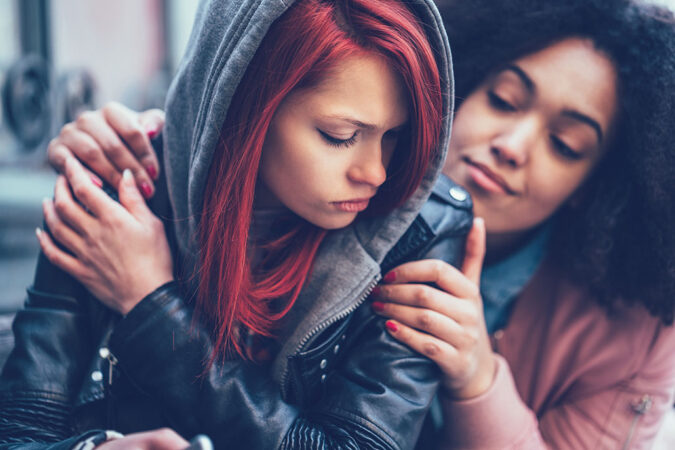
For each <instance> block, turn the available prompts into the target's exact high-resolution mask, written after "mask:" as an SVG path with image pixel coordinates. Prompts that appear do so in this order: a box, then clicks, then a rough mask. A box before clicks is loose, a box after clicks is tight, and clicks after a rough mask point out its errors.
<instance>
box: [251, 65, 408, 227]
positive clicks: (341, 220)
mask: <svg viewBox="0 0 675 450" xmlns="http://www.w3.org/2000/svg"><path fill="white" fill-rule="evenodd" d="M407 121H408V103H407V96H406V91H405V90H404V88H403V85H402V82H401V81H400V79H399V76H398V75H397V74H396V73H395V72H394V71H393V70H392V69H391V68H390V67H389V65H388V64H387V62H386V61H385V60H384V59H383V58H381V57H378V56H375V55H361V56H354V57H350V58H348V59H346V60H344V61H341V62H340V63H338V64H337V65H336V66H335V67H334V68H333V69H332V70H331V71H330V73H329V74H328V75H326V76H325V77H324V78H323V79H322V80H321V82H320V83H319V84H318V85H316V86H313V87H311V88H307V89H298V90H295V91H293V92H291V93H290V94H289V95H288V96H287V97H286V98H285V99H284V101H283V102H282V103H281V105H280V106H279V108H278V110H277V111H276V113H275V115H274V118H273V119H272V122H271V124H270V127H269V130H268V132H267V136H266V137H265V144H264V145H263V151H262V159H261V162H260V172H259V178H258V187H257V188H256V199H255V205H256V207H263V208H269V207H278V206H285V207H287V208H288V209H290V210H291V211H293V212H294V213H296V214H297V215H299V216H300V217H302V218H304V219H306V220H307V221H309V222H311V223H313V224H315V225H317V226H319V227H321V228H325V229H335V228H341V227H345V226H347V225H349V224H350V223H351V222H352V221H353V220H354V218H355V217H356V215H357V214H358V213H359V212H360V211H363V210H364V209H366V208H367V207H368V203H369V200H370V199H371V198H372V197H373V196H374V195H375V193H376V192H377V189H378V188H379V187H380V186H381V185H382V183H384V181H385V180H386V177H387V172H386V169H387V166H388V163H389V161H390V159H391V156H392V153H393V151H394V148H395V147H396V144H397V140H398V136H399V134H400V133H401V132H402V130H403V128H404V127H405V126H406V124H407Z"/></svg>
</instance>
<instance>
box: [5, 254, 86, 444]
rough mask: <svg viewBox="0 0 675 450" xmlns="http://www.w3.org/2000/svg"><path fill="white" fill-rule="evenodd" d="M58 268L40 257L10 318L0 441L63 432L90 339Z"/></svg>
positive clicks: (73, 289) (62, 434)
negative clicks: (30, 283) (22, 305)
mask: <svg viewBox="0 0 675 450" xmlns="http://www.w3.org/2000/svg"><path fill="white" fill-rule="evenodd" d="M59 272H60V271H59V270H58V269H56V268H55V267H54V266H52V265H50V264H49V263H48V262H46V260H44V258H43V257H42V255H41V256H40V260H39V263H38V269H37V271H36V278H35V283H34V286H33V287H32V288H30V289H28V299H27V301H26V307H25V308H24V309H23V310H21V311H19V312H18V313H17V315H16V317H15V319H14V323H13V326H12V328H13V331H14V349H13V350H12V352H11V353H10V355H9V357H8V359H7V361H6V363H5V366H4V368H3V371H2V374H1V375H0V418H1V419H0V442H19V441H42V442H48V441H56V440H59V439H64V438H65V437H67V436H68V434H69V433H68V432H69V430H68V417H69V414H70V409H71V406H72V399H73V396H74V395H75V394H76V391H77V390H78V388H79V386H80V384H81V382H82V377H83V376H84V372H85V370H86V355H87V354H88V353H90V352H89V351H88V349H89V347H90V346H91V344H87V342H90V341H91V339H87V338H88V337H89V336H86V335H83V333H87V330H88V324H87V318H86V316H85V313H84V309H83V308H82V307H81V304H80V303H79V301H78V299H77V298H75V297H73V295H74V294H76V293H77V290H78V288H77V286H74V285H73V284H71V283H73V281H72V279H70V280H64V278H62V277H63V273H59ZM38 288H39V289H41V290H38ZM52 288H53V289H52Z"/></svg>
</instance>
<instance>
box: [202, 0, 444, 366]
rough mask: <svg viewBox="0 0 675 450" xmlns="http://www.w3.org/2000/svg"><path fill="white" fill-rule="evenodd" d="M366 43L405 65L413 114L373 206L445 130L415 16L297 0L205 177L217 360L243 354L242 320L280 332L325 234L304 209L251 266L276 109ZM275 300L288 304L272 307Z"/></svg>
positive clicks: (394, 190)
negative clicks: (260, 183) (262, 171)
mask: <svg viewBox="0 0 675 450" xmlns="http://www.w3.org/2000/svg"><path fill="white" fill-rule="evenodd" d="M363 53H371V54H376V55H380V56H382V57H384V58H385V59H386V60H387V61H388V62H389V63H390V65H391V67H392V68H393V69H394V70H395V71H396V72H398V73H399V75H400V76H401V79H402V80H403V83H404V84H405V87H406V89H407V91H408V96H409V104H410V124H411V125H410V127H409V128H410V131H409V133H408V138H407V139H403V140H402V142H401V143H400V144H399V148H397V150H396V151H395V152H394V157H393V158H392V161H391V162H390V166H389V172H390V173H394V174H395V175H394V176H390V177H388V179H387V181H386V182H385V183H384V184H383V186H382V187H381V188H380V190H379V192H378V194H377V196H376V197H375V198H374V199H373V202H371V204H372V205H373V207H371V208H369V209H371V210H372V209H373V208H377V212H378V213H384V212H388V211H390V210H392V209H393V208H394V207H396V206H398V205H400V204H401V203H403V202H404V201H405V200H406V199H407V198H408V197H410V195H412V193H413V192H414V191H415V190H416V189H417V187H418V186H419V184H420V182H421V180H422V177H423V176H424V173H425V171H426V168H427V166H428V164H429V161H430V160H431V158H432V157H433V154H434V151H435V148H436V145H437V142H438V137H439V134H440V130H441V121H442V112H441V111H442V100H441V88H440V79H439V74H438V68H437V66H436V62H435V58H434V55H433V51H432V49H431V47H430V45H429V43H428V41H427V38H426V35H425V34H424V31H423V29H422V26H421V24H420V23H418V21H417V19H416V17H415V16H414V15H413V14H412V13H411V12H410V11H409V10H408V9H407V8H406V6H405V5H404V4H403V3H402V2H398V1H391V0H333V1H327V0H298V1H297V2H296V3H295V4H294V5H293V6H291V7H290V8H289V10H288V11H287V12H286V13H284V15H282V16H281V18H279V19H278V20H277V21H276V22H275V23H274V24H273V25H272V26H271V28H270V29H269V31H268V33H267V34H266V36H265V38H264V39H263V41H262V43H261V45H260V47H259V48H258V50H257V52H256V54H255V55H254V57H253V60H252V62H251V64H250V65H249V67H248V69H247V71H246V73H245V74H244V77H243V79H242V81H241V83H240V84H239V86H238V87H237V90H236V92H235V95H234V97H233V99H232V102H231V105H230V108H229V110H228V113H227V117H226V119H225V123H224V124H223V127H222V131H221V142H220V148H219V149H218V151H217V152H216V154H215V156H214V161H213V164H212V166H211V169H210V172H209V175H208V180H207V183H206V189H205V194H204V213H203V217H202V219H201V222H200V233H201V234H200V239H201V240H200V243H201V249H202V252H201V261H200V269H201V270H200V273H201V279H200V286H199V293H198V297H197V309H196V311H197V313H198V314H202V315H203V316H205V317H206V318H207V319H208V320H209V321H211V323H212V325H213V327H214V342H215V344H214V354H213V355H212V361H213V358H216V357H217V356H225V357H229V356H231V355H232V353H233V352H236V353H238V354H239V355H242V356H244V355H245V353H244V349H243V348H242V343H241V339H240V337H241V336H240V332H241V331H243V330H242V327H244V329H248V330H249V331H251V332H253V333H256V334H260V335H264V336H270V335H272V332H273V329H274V325H275V323H276V322H277V321H278V320H279V319H280V318H281V317H283V316H284V315H285V314H286V313H287V312H288V310H289V309H290V308H291V307H292V306H293V303H294V302H295V300H296V299H297V297H298V295H299V293H300V289H301V288H302V285H303V284H304V282H305V280H306V279H307V277H308V275H309V273H310V271H311V268H312V263H313V260H314V257H315V255H316V252H317V250H318V248H319V245H320V243H321V240H322V239H323V237H324V236H325V234H326V231H325V230H323V229H320V228H318V227H316V226H314V225H312V224H310V223H308V222H306V221H304V220H302V219H300V218H297V223H296V224H295V226H293V227H292V231H290V232H289V233H287V234H286V235H284V236H282V237H280V238H279V239H277V240H276V241H274V242H271V243H269V244H268V245H267V246H266V250H267V251H268V252H272V253H273V254H274V255H275V256H274V258H272V260H273V261H274V264H272V265H271V267H270V266H269V265H267V266H266V267H265V270H264V271H263V270H258V271H254V269H253V268H252V267H251V264H250V254H249V251H250V249H249V248H248V242H249V228H250V226H251V217H252V213H253V196H254V191H255V186H256V181H257V176H258V167H259V163H260V158H261V153H262V147H263V142H264V140H265V135H266V134H267V130H268V127H269V125H270V122H271V121H272V118H273V116H274V113H275V112H276V110H277V108H278V107H279V105H280V103H281V102H282V101H283V100H284V98H285V97H286V96H287V95H288V94H289V93H290V92H291V91H292V90H293V89H296V88H299V87H303V88H307V87H311V86H312V85H314V84H316V83H318V82H319V81H320V80H321V79H322V77H325V76H326V75H327V74H328V73H329V71H330V69H331V68H332V67H334V66H335V64H336V62H338V61H340V60H344V59H345V58H347V57H349V56H351V55H356V54H363ZM406 146H407V147H408V148H405V147H406ZM371 212H372V211H371ZM274 300H276V301H279V300H281V301H283V302H284V303H283V307H281V308H278V307H276V308H274V309H273V308H271V307H270V306H271V302H272V301H274ZM275 306H278V305H275Z"/></svg>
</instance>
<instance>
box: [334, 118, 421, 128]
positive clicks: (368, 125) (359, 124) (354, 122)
mask: <svg viewBox="0 0 675 450" xmlns="http://www.w3.org/2000/svg"><path fill="white" fill-rule="evenodd" d="M324 118H325V119H333V120H342V121H344V122H349V123H351V124H352V125H354V126H356V127H359V128H362V129H364V130H376V129H377V128H378V126H377V125H374V124H372V123H365V122H361V121H360V120H357V119H353V118H351V117H346V116H324ZM408 122H409V121H408V120H406V121H405V122H403V123H402V124H400V125H397V126H395V127H393V128H392V130H401V129H403V128H405V126H406V125H407V124H408Z"/></svg>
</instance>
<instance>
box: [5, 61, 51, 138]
mask: <svg viewBox="0 0 675 450" xmlns="http://www.w3.org/2000/svg"><path fill="white" fill-rule="evenodd" d="M49 89H50V76H49V66H48V65H47V63H46V62H45V60H44V59H42V58H41V57H39V56H37V55H27V56H24V57H22V58H20V59H18V60H16V61H15V62H14V63H13V64H12V65H11V66H10V67H9V68H8V70H7V73H6V75H5V80H4V83H3V86H2V104H3V109H4V116H5V122H6V125H7V128H8V129H9V130H10V131H11V132H12V133H13V134H14V135H15V136H16V138H17V139H18V140H19V142H20V143H21V145H22V150H25V151H30V150H33V149H34V148H35V147H37V145H38V144H40V143H42V142H44V141H45V140H46V138H47V136H48V135H49V131H50V129H51V108H50V98H49V97H50V92H49Z"/></svg>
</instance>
